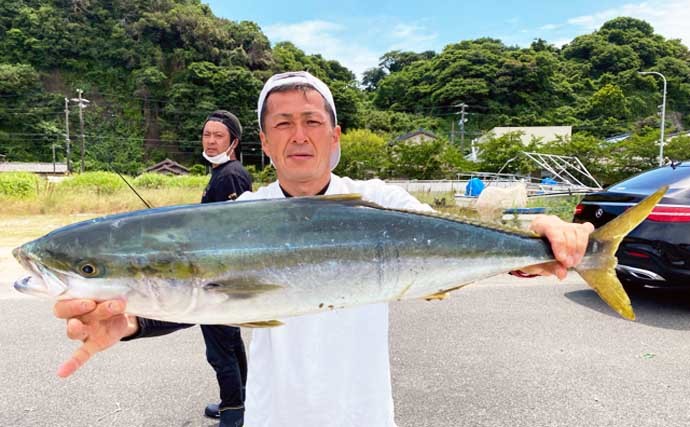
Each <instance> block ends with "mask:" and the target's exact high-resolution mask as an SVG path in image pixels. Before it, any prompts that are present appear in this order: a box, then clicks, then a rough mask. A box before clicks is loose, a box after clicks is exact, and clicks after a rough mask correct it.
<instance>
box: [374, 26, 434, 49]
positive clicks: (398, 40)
mask: <svg viewBox="0 0 690 427" xmlns="http://www.w3.org/2000/svg"><path fill="white" fill-rule="evenodd" d="M380 28H385V27H383V26H382V27H380ZM388 36H389V37H390V40H391V43H390V44H389V45H388V49H386V51H390V50H396V49H400V50H407V51H413V52H420V51H424V50H430V49H433V48H434V46H435V41H436V39H437V38H438V34H437V33H434V32H428V31H427V29H426V27H424V26H423V25H421V24H418V23H411V24H410V23H398V24H395V25H394V26H393V29H392V31H391V32H390V33H389V34H388ZM381 53H382V54H383V53H385V52H381Z"/></svg>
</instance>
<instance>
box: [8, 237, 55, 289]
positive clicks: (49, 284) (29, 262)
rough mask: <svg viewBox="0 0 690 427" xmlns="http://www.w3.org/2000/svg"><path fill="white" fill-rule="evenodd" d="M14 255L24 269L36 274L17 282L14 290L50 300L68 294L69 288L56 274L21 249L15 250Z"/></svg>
mask: <svg viewBox="0 0 690 427" xmlns="http://www.w3.org/2000/svg"><path fill="white" fill-rule="evenodd" d="M12 255H14V257H15V258H16V259H17V261H18V262H19V264H21V265H22V267H24V268H25V269H26V270H28V271H29V272H31V273H34V274H33V275H31V276H27V277H24V278H21V279H18V280H17V281H15V282H14V289H16V290H17V291H19V292H21V293H23V294H28V295H35V296H44V297H50V298H57V297H59V296H60V295H62V294H64V293H65V292H67V286H66V285H65V284H64V282H63V281H62V280H60V278H59V277H58V276H57V275H56V274H55V273H53V272H52V271H50V270H48V269H47V268H46V267H45V266H43V265H42V264H40V263H39V262H37V261H36V260H34V259H33V258H32V257H31V255H30V254H28V253H27V252H25V251H24V250H23V249H22V248H21V247H19V248H16V249H14V250H13V251H12Z"/></svg>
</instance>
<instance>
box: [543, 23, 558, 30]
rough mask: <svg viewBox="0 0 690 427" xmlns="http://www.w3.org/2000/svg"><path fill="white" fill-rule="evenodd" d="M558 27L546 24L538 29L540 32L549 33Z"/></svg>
mask: <svg viewBox="0 0 690 427" xmlns="http://www.w3.org/2000/svg"><path fill="white" fill-rule="evenodd" d="M558 27H559V26H558V25H556V24H546V25H542V26H541V27H539V29H540V30H542V31H551V30H555V29H556V28H558Z"/></svg>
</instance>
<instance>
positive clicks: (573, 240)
mask: <svg viewBox="0 0 690 427" xmlns="http://www.w3.org/2000/svg"><path fill="white" fill-rule="evenodd" d="M529 228H530V230H532V231H534V232H535V233H537V234H539V235H540V236H543V237H546V238H547V239H548V241H549V243H551V250H552V251H553V254H554V256H555V257H556V261H552V262H547V263H544V264H537V265H532V266H530V267H525V268H523V269H521V270H520V271H522V272H523V273H526V274H538V275H540V276H551V275H556V277H558V278H559V279H560V280H563V279H565V277H566V276H567V275H568V269H569V268H572V267H575V266H576V265H578V264H579V263H580V261H582V257H584V255H585V250H587V242H588V241H589V235H590V233H592V231H594V226H593V225H592V224H590V223H589V222H586V223H584V224H576V223H571V222H565V221H563V220H562V219H560V218H558V217H557V216H553V215H538V216H537V217H536V218H535V219H534V220H533V221H532V223H531V224H530V226H529Z"/></svg>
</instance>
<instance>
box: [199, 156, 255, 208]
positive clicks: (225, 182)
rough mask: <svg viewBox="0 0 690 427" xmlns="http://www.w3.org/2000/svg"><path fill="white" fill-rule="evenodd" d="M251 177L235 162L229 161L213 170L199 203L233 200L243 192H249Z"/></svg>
mask: <svg viewBox="0 0 690 427" xmlns="http://www.w3.org/2000/svg"><path fill="white" fill-rule="evenodd" d="M251 189H252V177H251V176H250V175H249V172H247V170H246V169H245V168H243V167H242V164H240V162H239V161H237V160H230V161H229V162H227V163H223V164H222V165H220V166H217V167H215V168H213V171H212V172H211V179H210V180H209V181H208V185H206V189H205V190H204V194H203V196H201V203H213V202H225V201H228V200H235V199H236V198H238V197H239V196H240V194H242V193H244V192H245V191H251Z"/></svg>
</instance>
